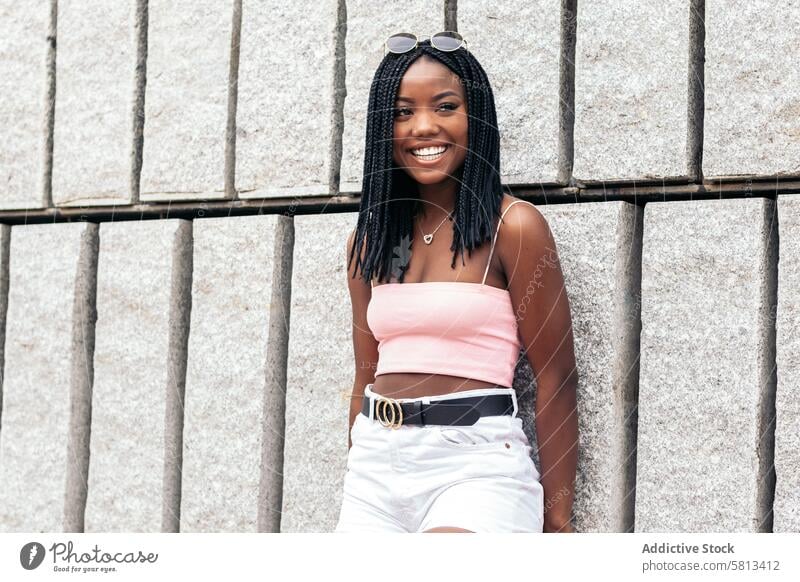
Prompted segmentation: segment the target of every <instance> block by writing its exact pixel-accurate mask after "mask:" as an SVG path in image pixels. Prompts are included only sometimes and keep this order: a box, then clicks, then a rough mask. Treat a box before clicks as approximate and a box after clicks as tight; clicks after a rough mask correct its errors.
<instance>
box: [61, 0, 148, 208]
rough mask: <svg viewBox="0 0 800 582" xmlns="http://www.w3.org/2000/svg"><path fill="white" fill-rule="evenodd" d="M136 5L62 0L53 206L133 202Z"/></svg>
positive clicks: (133, 3) (131, 2)
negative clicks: (131, 184) (131, 199)
mask: <svg viewBox="0 0 800 582" xmlns="http://www.w3.org/2000/svg"><path fill="white" fill-rule="evenodd" d="M135 17H136V2H134V1H128V2H94V3H86V2H80V1H77V0H59V2H58V57H57V59H56V79H57V81H56V83H57V91H56V106H55V108H56V113H55V126H54V129H53V203H54V204H56V205H63V206H69V205H80V204H119V203H122V202H125V201H127V200H129V199H130V195H131V191H130V190H131V189H130V183H131V167H132V165H131V164H132V159H133V158H132V154H133V131H132V127H133V102H134V89H135V87H134V78H135V67H136V40H135V35H134V29H135Z"/></svg>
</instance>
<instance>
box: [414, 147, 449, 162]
mask: <svg viewBox="0 0 800 582" xmlns="http://www.w3.org/2000/svg"><path fill="white" fill-rule="evenodd" d="M446 149H447V146H436V147H429V148H420V149H418V150H411V153H412V154H414V155H415V156H418V157H420V158H424V159H429V160H430V159H435V158H437V157H439V156H440V155H441V154H443V153H444V152H445V150H446Z"/></svg>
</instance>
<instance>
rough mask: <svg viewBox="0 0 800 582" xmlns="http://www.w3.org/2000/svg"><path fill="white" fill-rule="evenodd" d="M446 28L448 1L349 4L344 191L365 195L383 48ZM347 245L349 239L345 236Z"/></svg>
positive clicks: (342, 174)
mask: <svg viewBox="0 0 800 582" xmlns="http://www.w3.org/2000/svg"><path fill="white" fill-rule="evenodd" d="M443 29H444V2H443V1H442V0H436V1H434V2H422V1H421V0H412V1H410V2H405V3H404V4H403V9H402V10H387V9H386V6H385V5H383V4H381V3H379V2H369V1H368V0H356V1H350V2H348V3H347V99H346V100H345V102H344V119H345V126H344V134H343V136H342V149H343V155H342V169H341V191H342V192H360V191H361V179H362V177H363V173H364V138H365V134H366V128H367V106H368V101H369V87H370V84H371V83H372V78H373V77H374V75H375V70H376V69H377V68H378V65H380V62H381V59H383V43H384V42H385V41H386V38H387V37H388V36H389V35H391V34H394V33H395V32H415V33H418V34H420V35H423V34H432V33H434V32H438V31H439V30H443ZM345 240H346V237H345Z"/></svg>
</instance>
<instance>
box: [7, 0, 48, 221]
mask: <svg viewBox="0 0 800 582" xmlns="http://www.w3.org/2000/svg"><path fill="white" fill-rule="evenodd" d="M49 20H50V2H49V1H47V0H35V1H33V2H26V3H24V4H23V3H20V2H14V1H13V0H2V1H0V22H2V23H3V24H2V34H0V71H2V74H0V208H32V207H37V206H41V204H42V178H43V176H44V168H43V161H44V157H43V152H44V140H45V135H46V128H45V127H44V121H45V105H46V102H45V94H46V90H47V63H46V55H47V45H48V43H47V30H48V22H49Z"/></svg>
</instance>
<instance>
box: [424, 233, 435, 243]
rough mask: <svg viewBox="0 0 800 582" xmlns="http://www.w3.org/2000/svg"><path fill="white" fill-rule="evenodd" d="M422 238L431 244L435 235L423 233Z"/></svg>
mask: <svg viewBox="0 0 800 582" xmlns="http://www.w3.org/2000/svg"><path fill="white" fill-rule="evenodd" d="M422 240H424V241H425V244H426V245H429V244H431V241H432V240H433V235H432V234H424V235H422Z"/></svg>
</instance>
